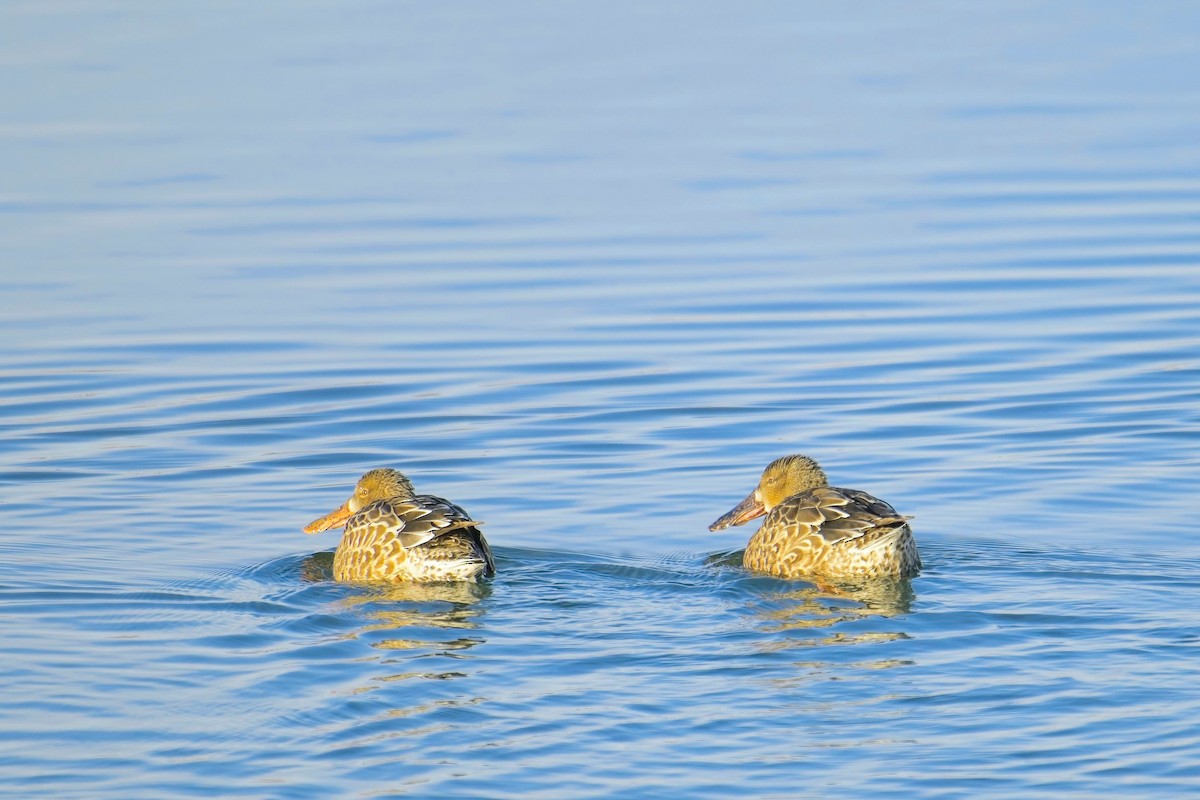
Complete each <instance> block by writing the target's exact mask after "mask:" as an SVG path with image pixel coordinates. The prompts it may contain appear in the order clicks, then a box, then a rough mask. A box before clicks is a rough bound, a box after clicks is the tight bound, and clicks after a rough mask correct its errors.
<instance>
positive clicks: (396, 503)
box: [304, 469, 496, 581]
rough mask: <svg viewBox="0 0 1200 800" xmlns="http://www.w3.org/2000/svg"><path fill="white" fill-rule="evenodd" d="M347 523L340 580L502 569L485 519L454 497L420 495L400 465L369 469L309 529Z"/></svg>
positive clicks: (336, 572) (451, 576)
mask: <svg viewBox="0 0 1200 800" xmlns="http://www.w3.org/2000/svg"><path fill="white" fill-rule="evenodd" d="M343 524H344V525H345V527H346V530H345V532H344V533H343V534H342V540H341V542H340V543H339V544H338V548H337V552H336V553H334V556H333V577H334V578H335V579H336V580H339V581H469V580H478V579H479V578H487V577H491V576H492V575H494V574H495V571H496V568H495V562H494V561H493V559H492V551H491V548H489V547H488V544H487V541H486V540H485V539H484V538H483V533H482V532H480V530H479V526H480V525H482V524H483V523H481V522H478V521H476V520H472V519H471V517H470V516H469V515H468V514H467V512H466V511H464V510H463V509H462V508H460V507H459V506H457V505H455V504H454V503H451V502H450V501H448V500H443V499H442V498H440V497H433V496H431V495H414V494H413V489H412V483H410V482H409V480H408V478H406V477H405V476H404V475H402V474H401V473H399V472H397V471H396V470H394V469H374V470H371V471H370V472H368V473H367V474H366V475H363V476H362V478H360V479H359V481H358V484H357V485H356V486H355V489H354V494H352V495H351V496H350V499H349V500H347V501H346V502H345V503H344V504H343V505H342V506H341V507H340V508H338V509H336V510H334V511H332V512H331V513H329V514H327V515H326V516H324V517H322V518H321V519H318V520H314V521H313V522H311V523H309V524H308V526H307V527H305V529H304V531H305V533H319V532H320V531H323V530H327V529H328V528H332V527H340V526H341V525H343Z"/></svg>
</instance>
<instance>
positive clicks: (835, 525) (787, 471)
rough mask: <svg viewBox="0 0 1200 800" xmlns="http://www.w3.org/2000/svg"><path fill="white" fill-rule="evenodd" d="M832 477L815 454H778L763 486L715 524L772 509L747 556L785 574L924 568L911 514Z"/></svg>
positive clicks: (903, 572) (758, 566) (887, 574)
mask: <svg viewBox="0 0 1200 800" xmlns="http://www.w3.org/2000/svg"><path fill="white" fill-rule="evenodd" d="M827 484H828V482H827V481H826V479H825V473H824V472H823V471H822V470H821V468H820V467H819V466H817V463H816V462H815V461H813V460H812V459H811V458H808V457H806V456H784V457H783V458H780V459H776V460H775V461H773V462H771V464H770V465H768V466H767V468H766V469H765V470H764V471H763V475H762V479H761V480H760V481H759V485H758V488H756V489H755V490H754V491H753V492H752V493H751V494H750V496H749V497H747V498H746V499H745V500H743V501H742V502H741V503H740V504H738V505H737V506H736V507H734V508H733V509H732V510H731V511H729V512H728V513H727V514H725V515H724V516H722V517H721V518H719V519H718V520H717V521H716V522H714V523H713V524H712V525H710V526H709V529H710V530H714V531H715V530H720V529H722V528H725V527H728V526H729V525H741V524H742V523H744V522H747V521H749V520H751V519H754V518H755V517H758V516H761V515H762V514H764V513H766V515H767V518H766V519H765V520H763V524H762V527H760V528H759V529H758V531H757V532H756V533H755V534H754V535H753V536H751V537H750V542H749V543H748V544H747V545H746V553H745V555H744V556H743V560H742V563H743V564H744V565H745V566H746V568H747V569H752V570H754V571H756V572H764V573H766V574H768V575H775V576H777V577H780V578H800V577H817V578H826V579H829V580H845V579H856V578H909V577H912V576H913V575H916V574H917V573H918V572H919V571H920V570H921V557H920V555H918V553H917V543H916V541H915V540H914V539H913V535H912V530H911V529H910V528H909V526H908V522H907V520H908V517H903V516H901V515H899V514H897V513H896V510H895V509H894V508H892V507H891V506H890V505H888V504H887V503H885V502H884V501H882V500H880V499H879V498H877V497H874V496H872V495H870V494H867V493H866V492H861V491H858V490H856V489H838V488H835V487H833V486H829V485H827Z"/></svg>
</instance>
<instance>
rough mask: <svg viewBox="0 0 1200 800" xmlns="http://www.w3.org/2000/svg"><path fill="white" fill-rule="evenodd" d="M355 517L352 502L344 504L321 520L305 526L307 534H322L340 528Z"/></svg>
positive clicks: (315, 520)
mask: <svg viewBox="0 0 1200 800" xmlns="http://www.w3.org/2000/svg"><path fill="white" fill-rule="evenodd" d="M352 516H354V512H353V511H351V510H350V501H349V500H347V501H346V502H344V503H342V504H341V505H340V506H339V507H337V508H335V509H334V510H333V511H330V512H329V513H328V514H326V515H325V516H323V517H321V518H320V519H314V520H313V521H312V522H310V523H308V524H307V525H305V526H304V532H305V533H320V532H321V531H327V530H329V529H330V528H340V527H342V526H343V525H345V524H346V522H347V521H348V520H349V519H350V518H351V517H352Z"/></svg>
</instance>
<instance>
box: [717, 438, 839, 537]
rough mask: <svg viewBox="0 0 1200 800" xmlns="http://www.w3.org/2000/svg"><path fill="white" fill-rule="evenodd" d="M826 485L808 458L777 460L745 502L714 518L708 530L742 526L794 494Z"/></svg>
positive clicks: (816, 466)
mask: <svg viewBox="0 0 1200 800" xmlns="http://www.w3.org/2000/svg"><path fill="white" fill-rule="evenodd" d="M827 485H829V481H828V480H827V479H826V478H825V472H824V471H823V470H822V469H821V467H820V466H819V465H818V464H817V462H816V461H814V460H812V459H811V458H809V457H808V456H800V455H796V456H784V457H782V458H777V459H775V460H774V461H772V462H771V463H770V464H768V465H767V468H766V469H764V470H763V474H762V478H760V479H759V481H758V487H757V488H755V490H754V491H753V492H751V493H750V494H749V495H748V496H747V497H746V499H745V500H743V501H742V502H740V503H738V504H737V505H736V506H734V507H733V508H731V509H730V510H729V511H727V512H726V513H725V514H723V515H721V516H720V517H719V518H717V520H716V521H715V522H714V523H713V524H712V525H709V526H708V529H709V530H710V531H719V530H721V529H722V528H728V527H729V526H730V525H742V524H745V523H747V522H749V521H750V520H752V519H754V518H756V517H761V516H762V515H763V514H766V513H767V512H769V511H770V510H771V509H772V508H774V507H775V506H777V505H779V504H780V503H782V502H783V501H784V500H786V499H787V498H789V497H791V496H792V495H794V494H800V493H801V492H807V491H808V490H810V489H816V488H818V487H820V486H827Z"/></svg>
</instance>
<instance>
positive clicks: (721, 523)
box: [708, 489, 767, 531]
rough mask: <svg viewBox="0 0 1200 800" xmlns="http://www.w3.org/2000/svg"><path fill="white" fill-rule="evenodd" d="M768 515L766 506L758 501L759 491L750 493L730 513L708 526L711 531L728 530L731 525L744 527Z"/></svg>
mask: <svg viewBox="0 0 1200 800" xmlns="http://www.w3.org/2000/svg"><path fill="white" fill-rule="evenodd" d="M765 513H767V509H766V506H764V505H763V502H762V500H759V499H758V490H757V489H756V490H755V491H753V492H751V493H750V496H749V497H747V498H746V499H745V500H743V501H742V502H740V503H738V504H737V505H736V506H734V507H733V508H731V509H729V511H727V512H725V513H724V514H723V515H721V516H720V517H718V518H717V521H716V522H714V523H713V524H712V525H709V526H708V529H709V530H710V531H719V530H721V529H722V528H728V527H729V526H730V525H742V524H744V523H746V522H749V521H750V520H752V519H754V518H755V517H761V516H762V515H763V514H765Z"/></svg>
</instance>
